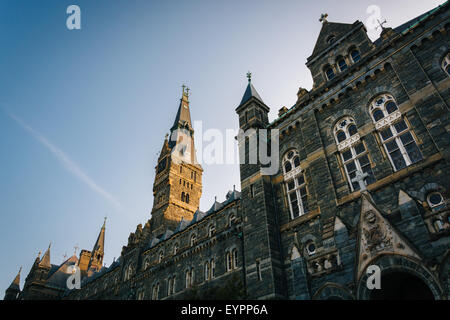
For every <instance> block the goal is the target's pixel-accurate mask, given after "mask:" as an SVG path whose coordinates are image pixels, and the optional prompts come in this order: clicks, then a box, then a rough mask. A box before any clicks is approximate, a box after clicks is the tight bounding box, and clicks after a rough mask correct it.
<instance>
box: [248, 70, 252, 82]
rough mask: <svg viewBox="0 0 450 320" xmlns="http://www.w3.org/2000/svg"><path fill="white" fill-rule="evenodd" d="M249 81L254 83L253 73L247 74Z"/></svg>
mask: <svg viewBox="0 0 450 320" xmlns="http://www.w3.org/2000/svg"><path fill="white" fill-rule="evenodd" d="M247 79H248V82H251V81H252V73H251V72H250V71H249V72H247Z"/></svg>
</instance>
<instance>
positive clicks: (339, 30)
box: [308, 21, 358, 61]
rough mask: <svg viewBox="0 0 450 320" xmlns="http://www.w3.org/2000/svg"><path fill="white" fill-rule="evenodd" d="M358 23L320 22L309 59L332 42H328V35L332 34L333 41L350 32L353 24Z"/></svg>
mask: <svg viewBox="0 0 450 320" xmlns="http://www.w3.org/2000/svg"><path fill="white" fill-rule="evenodd" d="M357 23H358V21H356V22H355V23H352V24H350V23H338V22H328V21H325V22H323V24H322V28H321V29H320V33H319V36H318V37H317V41H316V45H315V46H314V50H313V53H312V54H311V56H310V57H309V58H308V61H310V60H311V59H312V58H314V57H315V56H316V55H318V54H319V53H321V52H322V51H323V50H325V49H326V48H328V47H329V46H330V45H332V43H328V40H329V37H330V36H334V39H335V41H336V40H338V39H339V38H341V37H342V36H344V35H345V34H347V33H348V32H350V31H351V30H352V29H353V28H354V27H355V25H356V24H357Z"/></svg>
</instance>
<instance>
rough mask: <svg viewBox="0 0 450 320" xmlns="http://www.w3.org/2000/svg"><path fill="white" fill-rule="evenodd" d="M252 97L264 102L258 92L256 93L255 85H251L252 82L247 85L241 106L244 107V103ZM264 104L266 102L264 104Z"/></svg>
mask: <svg viewBox="0 0 450 320" xmlns="http://www.w3.org/2000/svg"><path fill="white" fill-rule="evenodd" d="M252 97H255V98H256V99H258V100H259V101H261V102H263V100H262V99H261V97H260V96H259V94H258V91H256V89H255V87H254V86H253V84H252V83H251V81H249V82H248V85H247V89H245V92H244V96H243V97H242V100H241V103H240V104H239V106H241V105H243V104H244V103H246V102H247V101H248V100H250V99H251V98H252ZM263 103H264V102H263Z"/></svg>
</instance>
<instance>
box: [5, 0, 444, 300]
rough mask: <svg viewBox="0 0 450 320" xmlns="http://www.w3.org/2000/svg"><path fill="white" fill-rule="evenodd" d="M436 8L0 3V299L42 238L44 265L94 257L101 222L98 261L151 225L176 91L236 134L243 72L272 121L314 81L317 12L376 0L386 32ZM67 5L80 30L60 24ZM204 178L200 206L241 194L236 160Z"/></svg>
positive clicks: (432, 2)
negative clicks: (47, 257) (83, 252)
mask: <svg viewBox="0 0 450 320" xmlns="http://www.w3.org/2000/svg"><path fill="white" fill-rule="evenodd" d="M443 2H444V1H443V0H427V1H422V0H417V1H412V0H402V1H387V0H380V1H373V0H361V1H344V0H343V1H331V0H330V1H300V0H289V1H288V0H286V1H280V0H277V1H275V0H272V1H265V0H252V1H250V0H239V1H238V0H228V1H211V0H189V1H162V0H161V1H150V0H145V1H144V0H133V1H129V0H120V1H119V0H108V1H106V0H96V1H92V0H85V1H80V0H71V1H66V0H52V1H51V0H40V1H36V0H28V1H24V0H0V41H1V47H0V48H1V49H0V164H1V166H0V210H1V223H0V252H1V253H2V255H3V258H2V259H0V271H1V272H0V291H1V292H4V290H5V289H6V288H7V287H8V286H9V284H10V283H11V281H12V280H13V278H14V276H15V275H16V273H17V271H18V269H19V267H20V266H23V272H22V286H23V282H24V278H25V276H26V274H27V273H28V271H29V270H30V268H31V265H32V263H33V261H34V259H35V257H36V255H37V253H38V251H39V250H42V251H44V250H45V249H46V248H47V246H48V244H49V242H50V241H51V242H52V250H51V260H52V263H53V264H59V263H61V262H62V260H63V255H64V253H67V255H69V256H70V255H71V254H72V253H73V250H74V249H73V247H74V246H75V245H77V244H78V246H79V247H80V248H85V249H88V250H91V249H92V246H93V245H94V242H95V239H96V237H97V235H98V232H99V230H100V227H101V225H102V223H103V217H104V216H108V221H107V226H106V228H107V229H106V252H105V262H106V264H107V265H109V264H110V263H111V262H112V260H113V258H114V257H118V256H119V255H120V252H121V248H122V246H123V245H125V244H126V242H127V239H128V235H129V233H130V232H132V231H134V230H135V228H136V225H137V224H139V223H142V224H144V223H145V222H146V221H147V220H148V219H149V217H150V211H151V208H152V203H153V196H152V184H153V178H154V167H155V165H156V159H157V152H158V151H159V150H160V149H161V146H162V141H163V138H164V135H165V133H167V132H168V130H169V127H170V126H171V124H172V123H173V119H174V117H175V113H176V110H177V107H178V103H179V98H180V94H181V85H182V84H183V83H186V84H187V85H189V86H190V88H191V92H192V95H191V99H190V100H191V116H192V119H193V120H202V121H203V128H204V129H208V128H218V129H220V130H225V129H227V128H236V127H237V124H238V120H237V116H236V114H235V112H234V110H235V108H236V107H237V104H238V103H239V102H240V99H241V98H242V95H243V93H244V90H245V86H246V83H247V79H246V78H245V74H246V72H247V71H248V70H250V71H251V72H252V73H253V84H254V85H255V87H256V88H257V90H258V92H259V94H260V95H261V97H262V98H263V100H264V101H265V102H266V104H267V105H268V106H269V107H271V113H270V119H271V120H273V119H274V118H275V116H276V114H277V110H278V109H279V108H281V107H282V106H288V107H290V106H292V105H293V104H294V103H295V101H296V93H297V90H298V87H299V86H302V87H305V88H307V89H310V88H311V86H312V81H311V76H310V73H309V71H308V69H307V68H306V66H305V62H306V58H307V57H308V56H309V55H310V54H311V52H312V49H313V47H314V44H315V40H316V38H317V36H318V33H319V30H320V27H321V24H320V22H319V21H318V19H319V17H320V14H321V13H323V12H327V13H328V14H329V17H328V20H329V21H334V22H346V23H352V22H354V21H355V20H357V19H358V20H361V21H362V22H364V23H365V22H366V20H367V18H368V16H369V14H368V13H366V9H367V7H368V6H369V5H372V4H375V5H377V6H379V7H380V9H381V16H382V17H383V18H385V19H387V21H388V23H387V25H388V26H392V27H395V26H398V25H400V24H402V23H403V22H406V21H407V20H409V19H412V18H414V17H416V16H418V15H419V14H421V13H423V12H425V11H427V10H430V9H431V8H433V7H435V6H437V5H439V4H441V3H443ZM71 4H77V5H79V6H80V8H81V17H82V29H81V30H74V31H69V30H67V28H66V17H67V14H66V8H67V7H68V6H69V5H71ZM375 37H376V35H372V39H375ZM204 170H205V172H204V178H203V197H202V200H201V204H200V208H201V209H203V210H207V209H208V208H209V207H210V206H211V204H212V202H213V200H214V196H216V195H217V197H218V200H219V201H223V200H224V199H225V194H226V192H227V191H228V190H230V189H232V188H233V184H235V185H236V187H237V188H238V189H240V183H239V171H238V166H237V165H210V166H205V165H204ZM0 296H1V295H0Z"/></svg>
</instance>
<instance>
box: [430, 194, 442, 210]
mask: <svg viewBox="0 0 450 320" xmlns="http://www.w3.org/2000/svg"><path fill="white" fill-rule="evenodd" d="M427 202H428V205H429V206H430V208H431V209H432V210H433V211H436V210H439V209H441V208H442V207H443V206H444V204H445V201H444V197H443V196H442V194H441V193H440V192H437V191H434V192H430V193H429V194H428V195H427Z"/></svg>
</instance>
